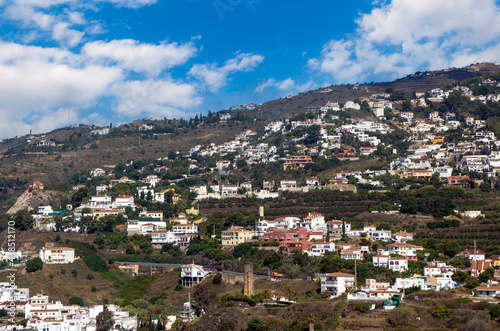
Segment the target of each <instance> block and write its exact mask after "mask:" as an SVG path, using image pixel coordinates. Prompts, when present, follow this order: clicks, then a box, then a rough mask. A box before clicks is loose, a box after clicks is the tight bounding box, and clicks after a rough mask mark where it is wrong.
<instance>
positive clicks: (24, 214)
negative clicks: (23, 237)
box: [14, 209, 34, 231]
mask: <svg viewBox="0 0 500 331" xmlns="http://www.w3.org/2000/svg"><path fill="white" fill-rule="evenodd" d="M14 222H15V227H16V228H18V229H19V230H21V231H25V230H28V229H31V228H32V227H33V224H34V221H33V217H31V213H30V212H29V211H27V210H26V209H23V210H20V211H18V212H17V215H16V217H15V218H14Z"/></svg>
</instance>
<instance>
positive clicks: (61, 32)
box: [52, 22, 85, 47]
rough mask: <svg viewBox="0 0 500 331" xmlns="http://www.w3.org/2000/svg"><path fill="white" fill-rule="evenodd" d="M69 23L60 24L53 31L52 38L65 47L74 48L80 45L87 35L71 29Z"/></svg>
mask: <svg viewBox="0 0 500 331" xmlns="http://www.w3.org/2000/svg"><path fill="white" fill-rule="evenodd" d="M69 26H70V25H69V23H66V22H59V23H57V24H56V25H55V26H54V28H53V29H52V37H53V38H54V40H57V41H59V42H60V43H61V44H63V45H67V46H69V47H74V46H76V45H78V44H79V43H80V41H81V40H82V38H83V36H84V35H85V33H83V32H80V31H76V30H73V29H70V28H69Z"/></svg>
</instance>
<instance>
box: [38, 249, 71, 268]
mask: <svg viewBox="0 0 500 331" xmlns="http://www.w3.org/2000/svg"><path fill="white" fill-rule="evenodd" d="M38 256H39V257H40V259H42V261H43V263H46V264H64V263H73V261H75V249H74V248H69V247H43V248H42V249H41V250H40V252H39V253H38Z"/></svg>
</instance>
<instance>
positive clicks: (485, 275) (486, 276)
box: [477, 267, 495, 283]
mask: <svg viewBox="0 0 500 331" xmlns="http://www.w3.org/2000/svg"><path fill="white" fill-rule="evenodd" d="M494 275H495V269H493V267H489V268H488V269H486V270H484V271H483V272H481V273H480V274H479V277H478V278H477V279H478V280H479V281H480V282H481V283H485V282H487V281H489V280H490V279H493V276H494Z"/></svg>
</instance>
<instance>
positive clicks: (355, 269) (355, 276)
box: [354, 258, 358, 291]
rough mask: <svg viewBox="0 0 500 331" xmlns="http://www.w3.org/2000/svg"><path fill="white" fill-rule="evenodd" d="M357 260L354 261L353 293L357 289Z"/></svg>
mask: <svg viewBox="0 0 500 331" xmlns="http://www.w3.org/2000/svg"><path fill="white" fill-rule="evenodd" d="M357 260H358V259H357V258H355V259H354V291H356V290H357V289H358V269H357V263H356V261H357Z"/></svg>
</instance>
